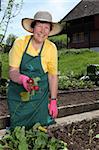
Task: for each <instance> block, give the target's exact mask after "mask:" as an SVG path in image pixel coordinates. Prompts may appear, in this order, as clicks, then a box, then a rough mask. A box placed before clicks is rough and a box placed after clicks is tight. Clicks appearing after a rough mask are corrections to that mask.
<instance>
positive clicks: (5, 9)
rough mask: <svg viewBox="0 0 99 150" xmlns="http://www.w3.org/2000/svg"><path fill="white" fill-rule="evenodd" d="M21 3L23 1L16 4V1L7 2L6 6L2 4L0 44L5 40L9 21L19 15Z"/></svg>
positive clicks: (9, 0)
mask: <svg viewBox="0 0 99 150" xmlns="http://www.w3.org/2000/svg"><path fill="white" fill-rule="evenodd" d="M22 3H23V0H21V1H20V2H16V0H8V3H7V5H6V3H4V2H3V4H2V8H1V12H2V13H1V14H2V16H1V20H0V31H1V32H2V34H1V35H0V43H2V42H3V40H4V38H5V35H6V33H7V29H8V25H9V23H10V21H11V20H12V18H14V17H16V16H17V15H18V14H19V12H20V10H21V7H22Z"/></svg>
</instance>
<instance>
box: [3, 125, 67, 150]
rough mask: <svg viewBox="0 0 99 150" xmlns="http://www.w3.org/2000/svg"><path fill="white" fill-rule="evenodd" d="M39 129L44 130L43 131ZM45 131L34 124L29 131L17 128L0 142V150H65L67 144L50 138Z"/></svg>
mask: <svg viewBox="0 0 99 150" xmlns="http://www.w3.org/2000/svg"><path fill="white" fill-rule="evenodd" d="M41 129H45V130H44V131H43V130H42V131H41ZM46 130H47V129H46V128H44V127H42V126H41V125H40V123H36V124H35V125H34V126H33V127H32V128H31V129H29V130H26V129H25V127H24V126H22V127H19V126H17V127H16V128H15V129H14V130H13V131H8V132H7V133H6V134H5V136H4V137H2V139H1V140H0V150H67V144H66V143H64V142H63V141H61V140H58V139H56V138H55V137H50V136H49V135H48V134H47V132H45V131H46Z"/></svg>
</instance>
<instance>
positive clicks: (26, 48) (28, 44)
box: [24, 35, 33, 53]
mask: <svg viewBox="0 0 99 150" xmlns="http://www.w3.org/2000/svg"><path fill="white" fill-rule="evenodd" d="M32 37H33V35H31V37H30V39H29V41H28V43H27V45H26V48H25V51H24V53H26V51H27V48H28V46H29V44H30V41H31V39H32Z"/></svg>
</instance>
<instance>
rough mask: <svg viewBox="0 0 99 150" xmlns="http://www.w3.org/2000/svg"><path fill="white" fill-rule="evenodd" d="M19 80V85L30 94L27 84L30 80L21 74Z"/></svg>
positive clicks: (29, 87)
mask: <svg viewBox="0 0 99 150" xmlns="http://www.w3.org/2000/svg"><path fill="white" fill-rule="evenodd" d="M19 80H20V84H22V85H23V87H24V88H25V89H26V91H28V92H30V91H31V86H30V84H29V82H28V81H29V80H30V78H29V77H28V76H26V75H23V74H21V75H20V77H19Z"/></svg>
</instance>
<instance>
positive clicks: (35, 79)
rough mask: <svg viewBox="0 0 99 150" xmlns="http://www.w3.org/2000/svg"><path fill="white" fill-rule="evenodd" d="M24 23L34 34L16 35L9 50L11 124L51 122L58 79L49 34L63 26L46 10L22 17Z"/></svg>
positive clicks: (25, 27) (28, 124) (55, 109)
mask: <svg viewBox="0 0 99 150" xmlns="http://www.w3.org/2000/svg"><path fill="white" fill-rule="evenodd" d="M22 26H23V28H24V29H25V30H27V31H28V32H30V33H32V34H31V35H27V36H24V37H20V38H18V39H16V41H15V42H14V45H13V47H12V49H11V50H10V53H9V77H10V83H9V87H8V107H9V112H10V122H11V128H15V127H16V126H23V125H24V126H26V127H27V128H29V127H31V126H33V125H34V124H35V123H37V122H39V123H41V125H49V124H52V123H54V118H56V117H57V115H58V109H57V89H58V88H57V87H58V83H57V82H58V81H57V48H56V46H55V44H54V43H52V42H51V41H49V40H48V39H47V38H48V36H52V35H55V34H58V33H59V32H60V31H61V30H62V28H63V26H62V25H60V24H59V23H53V22H52V16H51V14H50V13H49V12H47V11H38V12H37V13H36V14H35V15H34V19H30V18H24V19H22ZM49 91H50V92H49ZM49 93H50V96H51V97H50V99H49ZM49 100H50V101H49ZM48 103H49V105H48Z"/></svg>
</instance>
